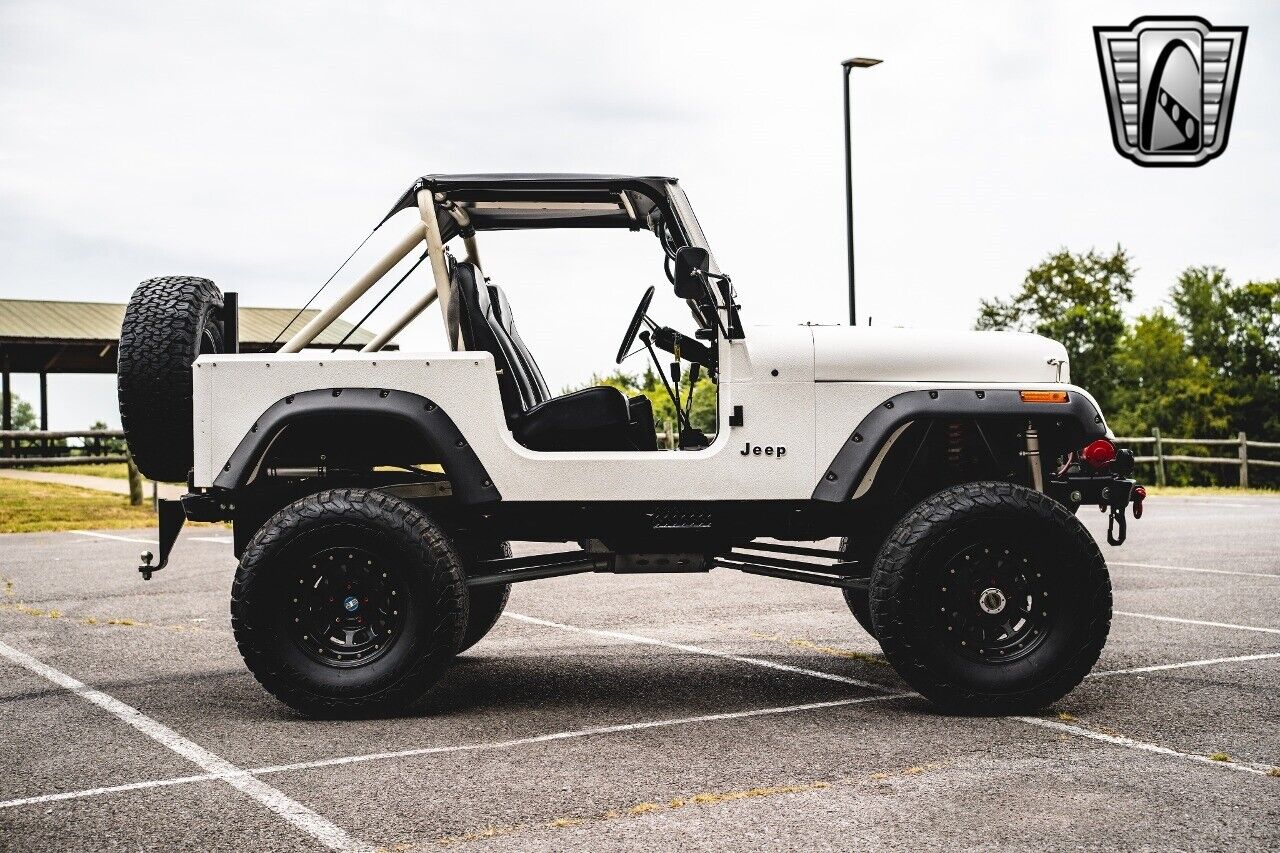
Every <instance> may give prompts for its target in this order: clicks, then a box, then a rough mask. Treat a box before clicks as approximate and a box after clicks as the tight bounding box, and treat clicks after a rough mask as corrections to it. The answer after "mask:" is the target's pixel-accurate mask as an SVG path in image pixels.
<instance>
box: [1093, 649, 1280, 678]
mask: <svg viewBox="0 0 1280 853" xmlns="http://www.w3.org/2000/svg"><path fill="white" fill-rule="evenodd" d="M1277 658H1280V652H1271V653H1269V654H1262V655H1236V656H1235V657H1229V658H1206V659H1205V660H1189V661H1184V662H1182V663H1160V664H1156V665H1155V666H1135V667H1132V668H1130V669H1104V670H1101V671H1099V672H1091V673H1089V674H1088V675H1086V676H1085V678H1102V677H1103V676H1105V675H1134V674H1135V673H1142V672H1163V671H1164V670H1167V669H1188V668H1190V667H1193V666H1213V665H1215V664H1219V663H1244V662H1246V661H1253V660H1275V659H1277Z"/></svg>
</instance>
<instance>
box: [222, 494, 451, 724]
mask: <svg viewBox="0 0 1280 853" xmlns="http://www.w3.org/2000/svg"><path fill="white" fill-rule="evenodd" d="M466 624H467V596H466V588H465V585H464V581H463V564H462V558H461V557H460V556H459V554H458V552H457V551H456V550H455V549H454V547H453V546H452V545H451V544H450V542H449V540H448V538H447V537H446V536H445V534H444V533H443V532H442V531H441V529H440V528H439V527H438V526H437V525H436V524H435V523H434V522H433V521H432V520H431V519H430V518H428V517H427V516H426V515H425V514H423V513H422V512H421V511H420V510H418V509H417V508H416V507H414V506H413V505H412V504H410V503H407V502H405V501H403V500H400V499H399V498H395V497H391V496H389V495H385V494H382V493H380V492H371V491H366V490H363V489H334V490H331V491H327V492H320V493H318V494H315V495H309V496H308V497H305V498H302V499H300V500H298V501H295V502H294V503H292V504H290V505H289V506H287V507H285V508H284V509H282V510H281V511H280V512H278V513H276V514H275V515H274V516H273V517H272V518H271V519H270V520H269V521H267V523H266V524H264V525H263V526H262V528H261V529H260V530H258V532H257V533H256V534H255V535H254V537H253V539H252V540H250V542H249V545H248V546H247V547H246V549H245V552H244V556H243V557H242V558H241V560H240V568H239V570H238V571H237V572H236V579H235V584H234V586H233V587H232V594H231V625H232V628H233V630H234V632H235V638H236V643H237V645H239V647H240V653H241V654H242V655H243V656H244V660H245V663H246V664H247V665H248V667H249V670H250V671H251V672H252V673H253V675H254V677H255V678H257V679H258V681H259V682H261V683H262V686H263V687H265V688H266V689H267V690H268V691H270V692H271V693H272V694H273V695H274V696H275V697H276V698H278V699H280V700H281V701H282V702H284V703H285V704H286V705H289V706H290V707H291V708H294V709H296V710H298V711H301V712H302V713H304V714H308V715H311V716H365V715H372V714H383V713H394V712H396V711H400V710H402V709H404V708H405V707H406V706H408V705H410V704H411V703H412V702H413V701H414V700H416V699H418V698H419V697H420V696H421V695H422V694H423V693H425V692H426V691H427V689H428V688H430V687H431V686H432V685H433V684H434V683H435V682H436V681H437V680H438V679H439V678H440V676H441V674H443V672H444V670H445V668H446V667H447V666H448V665H449V662H450V661H451V660H452V659H453V656H454V653H455V650H456V649H457V647H458V644H459V642H460V641H461V639H462V634H463V630H464V629H465V627H466Z"/></svg>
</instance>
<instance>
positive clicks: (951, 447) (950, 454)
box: [943, 421, 969, 468]
mask: <svg viewBox="0 0 1280 853" xmlns="http://www.w3.org/2000/svg"><path fill="white" fill-rule="evenodd" d="M943 446H944V448H945V450H946V460H947V465H948V466H950V467H951V468H959V467H961V466H962V465H964V464H965V462H966V461H967V460H968V453H967V452H966V451H967V450H968V448H969V431H968V430H967V429H965V425H964V421H948V422H947V428H946V432H945V434H944V444H943Z"/></svg>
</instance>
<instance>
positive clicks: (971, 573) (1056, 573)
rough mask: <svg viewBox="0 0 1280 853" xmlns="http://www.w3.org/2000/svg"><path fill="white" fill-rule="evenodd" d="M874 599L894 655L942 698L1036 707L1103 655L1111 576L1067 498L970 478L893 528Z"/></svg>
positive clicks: (901, 669)
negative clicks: (1060, 500)
mask: <svg viewBox="0 0 1280 853" xmlns="http://www.w3.org/2000/svg"><path fill="white" fill-rule="evenodd" d="M871 610H872V613H873V619H874V622H875V626H876V628H877V634H878V637H877V639H879V641H880V646H881V648H882V649H883V650H884V653H885V657H886V658H888V660H889V662H890V663H891V664H892V665H893V667H894V668H895V669H896V670H897V671H898V674H899V675H901V676H902V678H903V679H904V680H905V681H906V682H907V683H908V684H910V685H911V686H912V687H913V688H915V689H916V690H918V691H919V692H920V693H921V694H922V695H924V696H925V697H926V698H928V699H930V700H931V701H933V702H934V703H935V704H936V705H938V706H939V707H941V708H943V709H944V710H947V711H952V712H957V713H974V714H1015V713H1026V712H1028V711H1033V710H1036V709H1038V708H1041V707H1043V706H1045V705H1048V704H1050V703H1052V702H1055V701H1057V700H1058V699H1061V698H1062V697H1063V696H1065V695H1066V694H1067V693H1068V692H1070V691H1071V689H1072V688H1074V687H1075V686H1076V685H1077V684H1079V683H1080V681H1081V680H1082V679H1083V678H1084V677H1085V675H1086V674H1088V672H1089V670H1090V669H1092V668H1093V665H1094V664H1095V663H1096V662H1097V660H1098V656H1099V654H1101V652H1102V647H1103V645H1104V644H1105V643H1106V639H1107V632H1108V630H1109V628H1110V625H1111V581H1110V578H1109V576H1108V574H1107V567H1106V563H1105V562H1104V561H1103V559H1102V554H1101V552H1100V551H1099V550H1098V546H1097V544H1096V543H1095V542H1094V540H1093V537H1092V536H1090V535H1089V532H1088V530H1086V529H1085V527H1084V525H1082V524H1081V523H1080V522H1079V521H1078V520H1077V519H1076V518H1075V516H1073V515H1071V514H1070V512H1069V511H1068V510H1067V509H1065V508H1064V507H1063V506H1062V505H1061V504H1059V503H1058V502H1057V501H1055V500H1053V499H1052V498H1049V497H1047V496H1046V495H1043V494H1041V493H1039V492H1034V491H1031V490H1029V489H1026V488H1023V487H1021V486H1015V485H1011V484H1009V483H1000V482H985V483H967V484H963V485H959V486H954V487H952V488H949V489H944V490H943V491H941V492H938V493H937V494H935V495H933V496H932V497H929V498H927V499H926V500H924V501H923V502H921V503H920V504H918V505H917V506H916V507H915V508H914V509H912V510H911V511H910V512H909V513H907V515H906V516H905V517H904V518H903V519H902V520H901V521H900V522H899V523H898V525H897V526H896V527H895V528H894V529H893V531H892V533H890V535H889V538H888V539H887V540H886V542H885V545H884V547H883V548H882V549H881V551H880V555H879V558H878V559H877V562H876V565H875V567H874V569H873V572H872V575H871Z"/></svg>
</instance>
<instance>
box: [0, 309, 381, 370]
mask: <svg viewBox="0 0 1280 853" xmlns="http://www.w3.org/2000/svg"><path fill="white" fill-rule="evenodd" d="M124 309H125V306H124V305H122V304H120V303H115V302H55V301H49V300H42V299H0V360H2V361H5V362H7V367H8V370H10V371H12V372H14V373H115V371H116V358H117V353H116V344H117V342H118V339H119V337H120V324H121V323H122V322H123V320H124ZM318 313H320V312H319V311H318V310H317V309H309V310H307V311H304V312H302V314H301V315H299V316H298V318H297V319H296V320H294V321H293V322H292V323H290V324H289V327H288V328H287V329H285V331H284V332H283V333H282V334H280V335H279V340H278V341H276V343H275V344H274V345H273V344H272V343H271V342H272V340H273V339H275V338H276V337H277V333H279V332H280V330H281V328H283V327H284V325H285V323H288V322H289V320H290V319H291V318H292V317H293V316H294V314H297V309H296V308H241V309H240V350H241V352H268V351H272V350H275V349H278V348H279V347H280V343H281V342H283V341H286V340H288V339H289V336H290V335H292V334H293V333H294V332H296V331H297V330H298V329H300V328H302V327H303V326H304V325H306V323H307V322H309V321H310V320H311V318H313V317H315V316H316V314H318ZM351 329H352V324H351V323H348V322H346V321H345V320H338V321H336V322H335V323H334V324H333V325H331V326H330V327H329V328H328V329H326V330H325V331H324V333H323V334H321V335H320V336H319V337H318V338H317V339H316V341H315V343H314V344H313V346H315V347H333V346H335V345H336V344H337V343H338V341H340V340H342V338H343V337H344V336H345V335H346V334H347V332H349V331H351ZM371 340H373V333H372V332H370V331H368V330H367V329H357V330H356V331H354V332H352V334H351V337H350V338H348V339H347V342H346V343H345V344H343V347H342V348H343V349H359V348H360V347H362V346H364V345H365V344H366V343H368V342H369V341H371Z"/></svg>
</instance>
